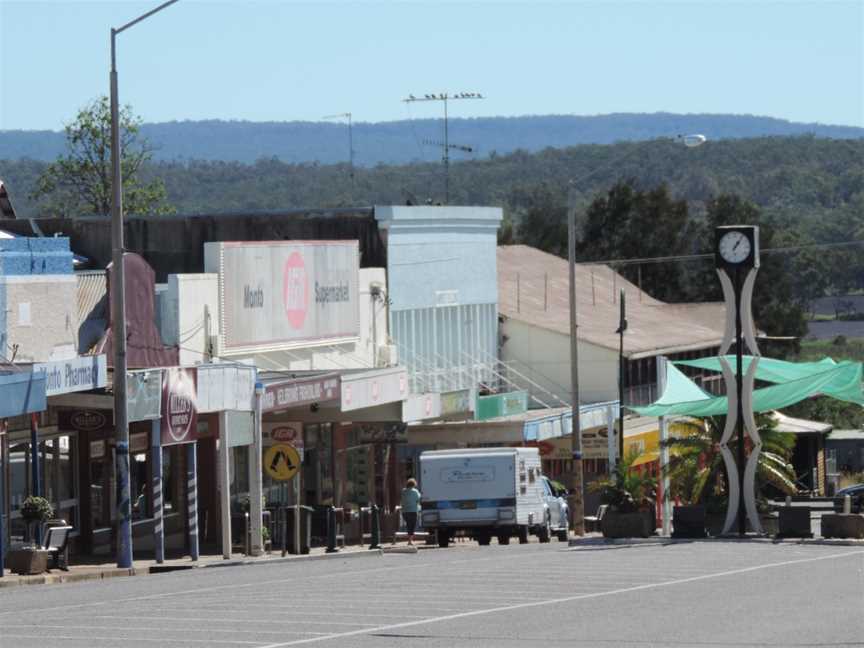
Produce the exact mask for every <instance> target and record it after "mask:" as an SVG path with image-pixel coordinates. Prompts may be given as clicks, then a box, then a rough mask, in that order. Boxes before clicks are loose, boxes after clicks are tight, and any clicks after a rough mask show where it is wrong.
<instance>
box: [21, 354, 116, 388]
mask: <svg viewBox="0 0 864 648" xmlns="http://www.w3.org/2000/svg"><path fill="white" fill-rule="evenodd" d="M33 372H34V373H37V372H42V373H44V374H45V395H46V396H57V395H58V394H69V393H71V392H79V391H89V390H91V389H98V388H100V387H105V385H107V384H108V369H107V365H106V360H105V356H104V355H94V356H80V357H75V358H69V359H68V360H55V361H52V362H41V363H37V364H34V365H33Z"/></svg>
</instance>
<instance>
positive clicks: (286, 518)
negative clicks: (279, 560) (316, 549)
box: [280, 504, 315, 554]
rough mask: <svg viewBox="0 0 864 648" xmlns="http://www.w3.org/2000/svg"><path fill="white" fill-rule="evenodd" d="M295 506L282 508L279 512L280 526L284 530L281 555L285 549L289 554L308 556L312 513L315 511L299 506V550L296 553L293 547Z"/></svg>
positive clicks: (309, 507) (295, 548)
mask: <svg viewBox="0 0 864 648" xmlns="http://www.w3.org/2000/svg"><path fill="white" fill-rule="evenodd" d="M296 509H297V505H296V504H295V505H293V506H283V507H282V508H281V510H280V512H281V514H282V516H283V517H282V520H283V524H282V525H280V526H281V527H282V528H283V529H285V537H284V538H283V541H284V544H283V545H282V548H283V549H282V550H283V553H284V551H285V550H286V549H287V550H288V553H291V554H298V553H302V554H308V553H309V547H310V546H311V544H312V543H311V539H312V512H313V511H314V510H315V509H313V508H312V507H311V506H300V550H299V551H297V547H296V546H295V538H296V534H295V532H294V525H295V524H296V522H295V521H296V518H297V516H296V512H295V510H296Z"/></svg>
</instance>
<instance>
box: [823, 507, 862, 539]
mask: <svg viewBox="0 0 864 648" xmlns="http://www.w3.org/2000/svg"><path fill="white" fill-rule="evenodd" d="M822 537H823V538H858V539H864V515H857V514H855V513H849V514H844V513H831V514H828V513H826V514H825V515H823V516H822Z"/></svg>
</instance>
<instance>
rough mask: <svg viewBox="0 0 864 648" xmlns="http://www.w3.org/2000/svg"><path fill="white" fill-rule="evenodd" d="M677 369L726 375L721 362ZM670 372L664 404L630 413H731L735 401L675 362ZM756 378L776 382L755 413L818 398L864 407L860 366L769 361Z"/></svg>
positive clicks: (757, 399) (759, 392) (757, 397)
mask: <svg viewBox="0 0 864 648" xmlns="http://www.w3.org/2000/svg"><path fill="white" fill-rule="evenodd" d="M726 359H727V360H729V361H730V366H731V367H732V369H733V371H734V370H735V357H734V356H727V357H726ZM751 361H752V357H751V356H745V358H744V362H743V365H742V366H743V368H744V370H745V371H746V370H747V367H749V366H750V362H751ZM763 363H764V365H765V366H764V368H763ZM676 364H681V365H686V366H691V367H699V368H702V369H708V370H713V371H720V359H719V358H717V357H714V358H702V359H700V360H687V361H681V362H678V363H676ZM666 367H667V369H666V385H667V386H666V389H665V390H664V392H663V395H662V396H661V397H660V399H659V400H657V401H656V402H654V403H652V404H651V405H646V406H644V407H638V406H631V407H629V409H632V410H633V411H635V412H637V413H639V414H640V415H642V416H696V417H706V416H724V415H726V414H727V413H728V411H729V400H728V398H727V397H726V396H711V395H710V394H707V393H706V392H704V391H703V390H702V389H700V388H699V387H698V386H697V385H696V384H695V383H693V382H692V381H691V380H690V379H689V378H687V377H686V376H685V375H684V374H683V373H681V371H680V370H678V369H677V368H675V367H674V366H673V365H672V363H667V365H666ZM756 378H757V379H759V380H762V381H764V382H771V383H774V384H772V385H770V386H769V387H762V388H761V389H756V390H754V391H753V410H754V411H756V412H769V411H771V410H776V409H782V408H784V407H788V406H790V405H794V404H795V403H798V402H800V401H802V400H805V399H807V398H810V397H812V396H818V395H824V396H830V397H832V398H836V399H837V400H842V401H846V402H849V403H857V404H858V405H861V406H864V392H862V389H861V379H862V364H861V363H860V362H848V361H843V362H839V363H837V362H834V361H833V360H832V359H831V358H825V359H824V360H820V361H819V362H803V363H793V362H785V361H783V360H772V359H771V358H763V359H760V361H759V365H758V366H757V368H756ZM686 383H689V385H687V384H686ZM700 394H701V397H700Z"/></svg>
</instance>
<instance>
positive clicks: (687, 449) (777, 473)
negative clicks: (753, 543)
mask: <svg viewBox="0 0 864 648" xmlns="http://www.w3.org/2000/svg"><path fill="white" fill-rule="evenodd" d="M725 425H726V417H725V416H715V417H709V418H705V419H702V421H701V422H698V423H695V422H691V423H680V422H679V423H676V427H677V428H679V430H680V433H678V434H676V435H675V436H673V437H671V438H669V439H667V440H666V441H664V442H663V443H664V445H665V446H667V447H668V448H669V455H670V456H669V464H668V465H667V466H666V468H665V470H664V473H665V474H666V475H668V476H669V481H670V491H671V492H670V494H669V496H670V497H679V498H681V500H683V501H684V502H685V503H690V504H705V505H706V506H707V508H708V509H709V510H711V511H712V512H721V511H722V510H724V509H725V499H726V497H727V491H726V484H727V481H728V477H727V475H726V469H725V466H724V463H723V455H721V454H720V439H721V437H722V435H723V428H724V427H725ZM756 425H757V427H758V429H759V436H760V437H761V439H762V452H761V454H760V455H759V464H758V466H757V469H756V485H757V492H758V493H760V494H761V495H763V496H764V495H766V494H768V493H767V491H768V490H769V487H770V488H772V489H775V490H776V491H779V492H780V493H788V494H793V493H795V492H797V488H796V486H795V473H794V470H793V468H792V466H791V464H790V461H791V458H792V452H793V450H794V449H795V435H794V434H783V433H780V432H777V429H776V423H775V422H774V419H772V418H771V417H770V416H768V415H765V414H757V415H756ZM733 442H734V441H733Z"/></svg>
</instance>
